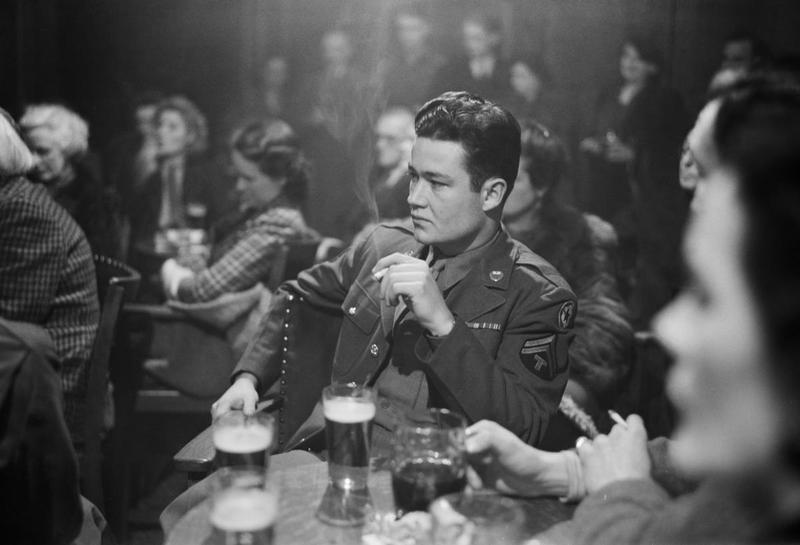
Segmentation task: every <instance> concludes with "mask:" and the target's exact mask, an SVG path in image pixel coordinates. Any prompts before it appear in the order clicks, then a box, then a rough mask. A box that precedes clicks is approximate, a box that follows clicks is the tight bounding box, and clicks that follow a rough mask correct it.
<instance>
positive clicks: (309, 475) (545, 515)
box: [165, 462, 574, 545]
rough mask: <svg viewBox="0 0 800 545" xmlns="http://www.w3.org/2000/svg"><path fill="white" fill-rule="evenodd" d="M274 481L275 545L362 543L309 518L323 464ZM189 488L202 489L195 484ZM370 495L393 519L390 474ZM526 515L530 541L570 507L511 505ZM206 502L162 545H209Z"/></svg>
mask: <svg viewBox="0 0 800 545" xmlns="http://www.w3.org/2000/svg"><path fill="white" fill-rule="evenodd" d="M272 475H273V478H274V479H276V483H277V485H278V487H279V490H280V492H279V494H280V499H279V502H280V503H279V510H280V515H279V517H278V521H277V524H276V526H275V541H276V543H278V544H282V543H283V544H290V543H302V544H308V545H329V544H330V545H339V544H353V543H355V544H358V543H361V533H362V531H363V528H337V527H333V526H330V525H327V524H324V523H323V522H321V521H319V520H318V519H317V518H316V517H315V516H314V513H315V511H316V509H317V506H318V505H319V502H320V499H321V498H322V495H323V493H324V491H325V488H326V487H327V486H328V469H327V464H326V463H324V462H314V463H311V464H305V465H300V466H297V467H288V468H282V469H280V468H274V471H273V473H272ZM194 486H202V483H199V484H197V485H194ZM369 489H370V494H371V497H372V501H373V504H374V507H375V509H376V511H377V512H378V513H393V512H394V499H393V497H392V487H391V477H390V473H389V471H386V470H381V471H374V472H372V473H371V474H370V481H369ZM514 501H515V502H517V503H518V504H519V505H520V507H522V509H523V512H524V513H525V535H528V536H532V535H534V534H537V533H539V532H542V531H544V530H546V529H548V528H550V527H551V526H552V525H553V524H555V523H557V522H560V521H563V520H566V519H568V518H570V517H571V516H572V512H573V510H574V507H573V506H570V505H566V504H564V503H562V502H560V501H558V500H556V499H552V498H539V499H515V500H514ZM208 516H209V502H208V499H206V500H204V501H202V502H201V503H199V504H197V505H196V506H195V507H193V508H192V509H191V510H190V511H188V512H187V513H186V514H185V515H184V516H183V517H182V518H181V519H180V520H178V522H177V523H176V524H175V526H174V527H172V530H171V531H170V532H169V535H168V536H167V539H166V541H165V545H190V544H191V545H213V544H214V543H215V541H214V539H213V536H212V531H211V526H210V525H209V523H208Z"/></svg>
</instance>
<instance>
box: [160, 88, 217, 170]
mask: <svg viewBox="0 0 800 545" xmlns="http://www.w3.org/2000/svg"><path fill="white" fill-rule="evenodd" d="M167 110H169V111H173V112H178V113H179V114H180V116H181V117H182V118H183V120H184V122H186V130H187V131H188V132H189V135H190V136H191V142H190V143H189V147H188V149H187V153H188V154H190V155H191V154H198V153H203V152H204V151H206V148H207V147H208V123H206V116H204V115H203V113H202V112H201V111H200V110H199V108H198V107H197V106H195V105H194V103H193V102H192V101H191V100H189V99H188V98H186V97H184V96H181V95H174V96H171V97H167V98H165V99H164V100H162V101H161V102H159V103H158V105H157V106H156V112H155V116H154V119H155V120H156V122H158V118H159V117H160V116H161V114H162V113H164V112H165V111H167Z"/></svg>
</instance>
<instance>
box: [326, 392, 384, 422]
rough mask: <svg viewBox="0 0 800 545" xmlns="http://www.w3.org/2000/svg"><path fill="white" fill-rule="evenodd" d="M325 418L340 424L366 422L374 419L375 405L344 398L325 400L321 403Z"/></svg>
mask: <svg viewBox="0 0 800 545" xmlns="http://www.w3.org/2000/svg"><path fill="white" fill-rule="evenodd" d="M323 409H324V412H325V418H326V419H328V420H330V421H332V422H339V423H342V424H355V423H358V422H366V421H367V420H372V419H373V418H375V404H374V403H372V402H371V401H362V400H359V399H352V398H346V397H338V398H333V399H326V400H325V402H324V403H323Z"/></svg>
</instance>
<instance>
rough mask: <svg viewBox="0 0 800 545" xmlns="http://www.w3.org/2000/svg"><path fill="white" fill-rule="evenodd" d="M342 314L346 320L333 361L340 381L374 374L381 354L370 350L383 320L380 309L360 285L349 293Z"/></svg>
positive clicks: (334, 372) (335, 376) (335, 373)
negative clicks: (381, 319) (359, 375)
mask: <svg viewBox="0 0 800 545" xmlns="http://www.w3.org/2000/svg"><path fill="white" fill-rule="evenodd" d="M342 313H343V314H344V320H342V329H341V333H340V335H339V343H338V345H337V347H336V357H335V358H334V361H333V374H334V378H335V379H336V380H340V379H342V378H343V377H350V376H353V375H357V374H360V373H370V372H373V370H374V368H375V367H376V366H377V364H378V363H379V357H378V356H380V355H381V354H380V353H379V352H376V351H375V348H372V350H370V348H371V347H372V345H373V342H372V341H371V339H372V338H373V337H375V329H376V327H378V324H379V320H380V307H379V306H378V304H377V303H376V302H375V301H373V300H372V299H371V298H370V296H369V295H368V294H367V292H366V291H365V290H364V289H363V287H362V286H360V285H359V284H356V285H355V286H354V287H353V289H351V290H350V293H348V294H347V297H346V298H345V300H344V303H342ZM362 367H363V369H362Z"/></svg>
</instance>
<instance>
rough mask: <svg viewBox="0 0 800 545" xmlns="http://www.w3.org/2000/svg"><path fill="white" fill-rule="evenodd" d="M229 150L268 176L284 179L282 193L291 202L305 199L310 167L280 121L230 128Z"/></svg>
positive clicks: (294, 140) (294, 136) (288, 127)
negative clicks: (253, 164)
mask: <svg viewBox="0 0 800 545" xmlns="http://www.w3.org/2000/svg"><path fill="white" fill-rule="evenodd" d="M231 149H233V150H235V151H237V152H238V153H240V154H241V155H242V157H244V158H245V159H247V160H248V161H250V162H252V163H255V164H256V165H258V169H259V170H260V171H261V172H263V173H264V174H266V175H267V176H270V177H272V178H285V179H286V184H285V185H284V186H283V194H284V195H285V196H286V198H288V199H289V200H290V201H291V202H293V203H294V204H302V203H303V202H304V201H305V199H306V194H307V191H308V183H309V171H310V166H309V163H308V161H307V160H306V158H305V156H304V155H303V152H302V150H301V149H300V148H299V146H298V143H297V136H296V135H295V133H294V131H293V130H292V128H291V127H290V126H289V125H288V123H285V122H284V121H281V120H278V119H274V120H270V121H253V122H250V123H248V124H246V125H244V126H243V127H241V128H239V129H238V130H236V131H234V133H233V136H232V137H231Z"/></svg>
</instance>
